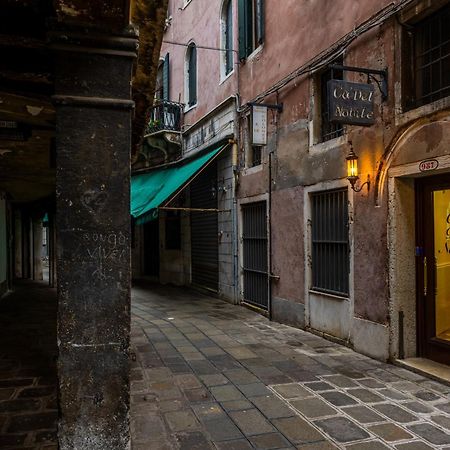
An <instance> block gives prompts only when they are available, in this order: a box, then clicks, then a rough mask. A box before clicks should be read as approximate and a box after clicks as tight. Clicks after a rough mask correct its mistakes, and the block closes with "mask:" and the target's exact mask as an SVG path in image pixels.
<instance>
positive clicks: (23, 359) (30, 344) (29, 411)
mask: <svg viewBox="0 0 450 450" xmlns="http://www.w3.org/2000/svg"><path fill="white" fill-rule="evenodd" d="M56 356H57V346H56V290H55V289H50V288H49V287H48V285H46V284H45V283H38V282H32V281H22V282H17V284H16V286H15V290H14V292H12V293H10V294H8V295H7V296H5V297H4V298H2V301H1V303H0V449H5V450H6V449H21V450H22V449H23V450H25V449H28V450H31V449H34V450H57V448H58V447H57V444H56V422H57V418H58V411H57V401H56V395H57V394H56V392H57V381H56Z"/></svg>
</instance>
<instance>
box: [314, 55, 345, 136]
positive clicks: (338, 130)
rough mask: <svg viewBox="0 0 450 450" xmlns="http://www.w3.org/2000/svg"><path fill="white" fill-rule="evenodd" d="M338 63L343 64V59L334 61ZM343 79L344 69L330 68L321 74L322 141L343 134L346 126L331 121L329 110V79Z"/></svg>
mask: <svg viewBox="0 0 450 450" xmlns="http://www.w3.org/2000/svg"><path fill="white" fill-rule="evenodd" d="M334 64H336V65H342V64H343V59H342V57H341V58H338V59H336V60H335V61H334ZM332 79H334V80H343V79H344V74H343V72H342V70H336V69H331V68H328V69H326V70H325V71H323V72H322V73H321V74H320V80H319V83H320V118H321V123H320V141H321V142H325V141H329V140H330V139H334V138H337V137H339V136H342V134H343V133H344V128H343V126H342V124H339V123H334V122H330V116H329V111H328V81H330V80H332Z"/></svg>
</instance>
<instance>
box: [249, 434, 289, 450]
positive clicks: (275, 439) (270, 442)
mask: <svg viewBox="0 0 450 450" xmlns="http://www.w3.org/2000/svg"><path fill="white" fill-rule="evenodd" d="M249 441H250V442H251V443H252V444H253V446H254V447H255V448H257V449H260V450H271V449H281V448H291V444H290V443H289V441H287V440H286V439H285V438H284V437H283V436H282V435H281V434H280V433H269V434H261V435H259V436H253V437H249Z"/></svg>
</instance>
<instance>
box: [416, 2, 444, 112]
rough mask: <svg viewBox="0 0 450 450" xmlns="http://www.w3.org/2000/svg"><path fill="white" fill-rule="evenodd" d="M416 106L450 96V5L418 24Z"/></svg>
mask: <svg viewBox="0 0 450 450" xmlns="http://www.w3.org/2000/svg"><path fill="white" fill-rule="evenodd" d="M414 51H415V84H416V86H415V92H416V98H415V104H416V105H415V106H421V105H424V104H427V103H431V102H434V101H436V100H439V99H441V98H444V97H447V96H449V95H450V5H447V6H446V7H445V8H443V9H441V10H440V11H438V12H437V13H436V14H433V15H432V16H430V17H427V18H426V19H425V20H423V21H422V22H420V23H418V24H417V25H416V26H415V27H414Z"/></svg>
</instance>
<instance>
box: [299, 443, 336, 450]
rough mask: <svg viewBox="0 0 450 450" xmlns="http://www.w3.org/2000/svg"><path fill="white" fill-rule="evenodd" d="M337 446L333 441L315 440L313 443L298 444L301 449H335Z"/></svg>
mask: <svg viewBox="0 0 450 450" xmlns="http://www.w3.org/2000/svg"><path fill="white" fill-rule="evenodd" d="M337 448H339V447H336V445H334V444H333V443H332V442H331V441H320V442H313V443H312V444H301V445H298V446H297V449H301V450H334V449H337Z"/></svg>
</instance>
